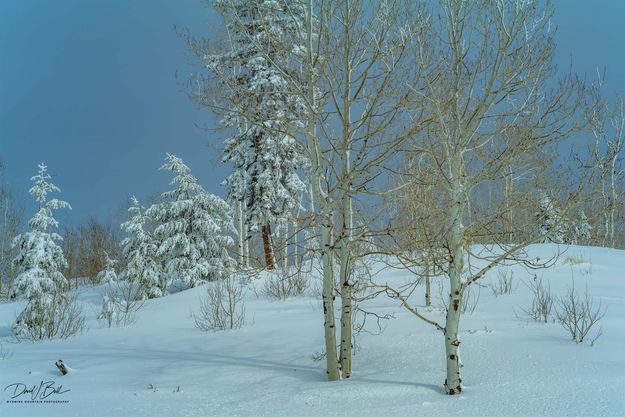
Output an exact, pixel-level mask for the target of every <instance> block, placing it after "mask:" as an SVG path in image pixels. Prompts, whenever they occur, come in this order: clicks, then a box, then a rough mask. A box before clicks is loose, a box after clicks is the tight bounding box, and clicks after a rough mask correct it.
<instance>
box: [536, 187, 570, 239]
mask: <svg viewBox="0 0 625 417" xmlns="http://www.w3.org/2000/svg"><path fill="white" fill-rule="evenodd" d="M536 218H537V220H538V222H539V225H538V234H539V235H540V236H543V238H542V240H541V243H549V242H552V243H566V242H565V239H566V230H567V228H568V222H567V220H566V219H565V218H564V217H563V216H562V214H561V212H560V209H559V208H558V207H557V206H556V204H555V203H554V201H553V199H552V198H551V197H549V196H548V195H547V194H545V193H542V194H541V196H540V202H539V211H538V212H537V213H536Z"/></svg>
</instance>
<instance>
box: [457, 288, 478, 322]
mask: <svg viewBox="0 0 625 417" xmlns="http://www.w3.org/2000/svg"><path fill="white" fill-rule="evenodd" d="M480 292H481V291H480V287H478V290H477V294H475V291H474V286H469V287H467V288H466V289H465V290H464V294H462V302H461V303H460V312H461V313H462V314H469V315H471V314H473V313H475V309H476V308H477V305H478V303H479V302H480Z"/></svg>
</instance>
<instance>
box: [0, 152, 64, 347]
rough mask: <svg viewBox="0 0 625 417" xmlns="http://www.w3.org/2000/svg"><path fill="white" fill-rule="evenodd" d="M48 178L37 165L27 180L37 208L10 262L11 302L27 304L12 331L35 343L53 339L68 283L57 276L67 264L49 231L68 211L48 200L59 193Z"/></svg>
mask: <svg viewBox="0 0 625 417" xmlns="http://www.w3.org/2000/svg"><path fill="white" fill-rule="evenodd" d="M51 178H52V177H51V176H50V174H48V172H47V167H46V166H45V165H44V164H43V163H41V164H39V173H38V174H37V175H35V176H34V177H32V178H31V180H32V181H34V182H35V185H34V186H33V187H32V188H31V189H30V191H29V193H30V194H31V195H32V196H33V197H34V198H35V200H36V201H37V203H38V204H39V210H38V211H37V213H36V214H35V215H34V216H33V217H32V218H31V219H30V220H29V222H28V227H29V229H30V230H29V231H28V232H25V233H22V234H20V235H18V236H16V237H15V239H14V240H13V246H14V247H15V248H16V249H17V250H18V251H19V252H18V255H17V256H16V257H15V259H14V260H13V265H14V267H15V269H16V271H17V278H16V279H15V282H14V284H13V288H12V289H11V298H23V299H25V300H26V301H27V304H26V307H25V308H24V310H23V311H22V312H21V313H20V314H19V316H18V318H17V320H16V322H15V323H14V325H13V327H12V331H13V333H14V334H15V335H16V336H18V337H31V338H33V339H35V340H40V339H43V338H52V337H54V336H55V335H56V333H57V332H58V327H57V325H58V323H55V317H56V313H57V311H63V310H65V307H66V304H67V303H68V302H69V300H68V298H67V297H66V296H65V295H64V294H63V291H64V290H65V289H66V288H67V284H68V281H67V279H66V278H65V276H63V274H62V273H61V269H63V268H66V267H67V261H66V260H65V257H64V256H63V250H62V249H61V247H60V246H59V245H58V244H57V242H58V241H61V240H62V238H61V236H59V235H58V234H57V233H55V232H53V231H52V230H54V229H57V228H58V225H59V223H58V221H57V220H56V219H55V218H54V216H53V213H54V211H55V210H58V209H63V208H67V209H71V207H70V205H69V204H68V203H67V202H65V201H61V200H58V199H56V198H53V199H48V194H49V193H53V192H60V191H61V190H60V189H59V188H58V187H57V186H56V185H54V184H52V183H50V182H49V180H50V179H51Z"/></svg>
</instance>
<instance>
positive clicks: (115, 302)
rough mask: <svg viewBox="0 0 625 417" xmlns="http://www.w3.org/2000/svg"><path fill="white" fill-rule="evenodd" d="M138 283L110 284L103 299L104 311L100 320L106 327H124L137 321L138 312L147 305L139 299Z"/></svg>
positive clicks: (99, 317) (99, 316) (100, 315)
mask: <svg viewBox="0 0 625 417" xmlns="http://www.w3.org/2000/svg"><path fill="white" fill-rule="evenodd" d="M138 293H139V285H138V284H137V283H129V282H120V283H110V284H109V285H108V287H107V291H106V294H105V295H104V297H103V298H102V311H101V312H100V314H99V315H98V320H100V322H101V323H103V325H104V326H106V327H109V328H110V327H113V326H115V327H124V326H128V325H130V324H132V323H134V322H136V321H137V312H138V311H139V310H140V309H141V308H142V307H143V306H144V305H145V300H144V299H141V298H140V297H138Z"/></svg>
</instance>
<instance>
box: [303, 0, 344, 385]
mask: <svg viewBox="0 0 625 417" xmlns="http://www.w3.org/2000/svg"><path fill="white" fill-rule="evenodd" d="M313 43H314V39H313V2H312V0H309V1H308V10H307V13H306V45H307V63H306V80H307V100H308V106H309V111H308V118H307V123H306V144H307V148H308V154H309V157H310V163H311V178H310V181H311V185H312V192H313V199H311V200H314V201H316V202H317V204H318V211H317V213H318V216H317V219H318V224H319V237H320V241H319V245H320V250H321V262H322V269H323V288H322V295H321V298H322V301H323V317H324V323H323V327H324V339H325V349H326V373H327V375H328V380H329V381H336V380H339V379H340V378H341V375H340V373H339V360H338V354H337V351H336V319H335V317H334V272H333V267H332V264H333V258H334V255H333V252H334V250H333V247H332V245H331V235H332V215H331V211H330V209H331V202H330V201H328V200H329V197H328V196H324V195H323V192H322V189H321V180H322V167H321V151H320V146H319V140H318V138H317V135H316V111H317V99H316V96H315V86H316V82H315V74H314V49H313Z"/></svg>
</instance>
